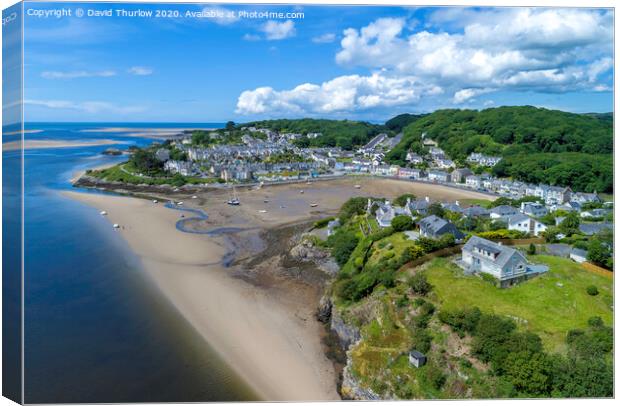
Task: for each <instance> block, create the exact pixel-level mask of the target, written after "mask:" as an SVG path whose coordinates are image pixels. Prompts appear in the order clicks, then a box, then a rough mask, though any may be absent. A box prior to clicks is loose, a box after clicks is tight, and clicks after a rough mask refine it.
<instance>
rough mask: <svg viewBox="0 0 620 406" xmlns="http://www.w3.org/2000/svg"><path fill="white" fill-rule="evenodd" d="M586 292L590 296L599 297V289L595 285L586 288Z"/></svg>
mask: <svg viewBox="0 0 620 406" xmlns="http://www.w3.org/2000/svg"><path fill="white" fill-rule="evenodd" d="M586 292H588V295H590V296H596V295H598V289H597V288H596V286H594V285H590V286H588V287H587V288H586Z"/></svg>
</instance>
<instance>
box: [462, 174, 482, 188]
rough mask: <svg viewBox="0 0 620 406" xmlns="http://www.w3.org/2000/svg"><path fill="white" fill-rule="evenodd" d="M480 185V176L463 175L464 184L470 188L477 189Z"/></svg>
mask: <svg viewBox="0 0 620 406" xmlns="http://www.w3.org/2000/svg"><path fill="white" fill-rule="evenodd" d="M481 185H482V181H481V180H480V177H478V176H476V175H469V176H467V177H465V186H467V187H470V188H472V189H479V188H480V186H481Z"/></svg>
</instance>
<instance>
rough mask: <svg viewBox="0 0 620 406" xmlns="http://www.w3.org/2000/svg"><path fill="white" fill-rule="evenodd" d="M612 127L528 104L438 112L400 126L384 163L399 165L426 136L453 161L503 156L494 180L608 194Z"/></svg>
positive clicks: (609, 187)
mask: <svg viewBox="0 0 620 406" xmlns="http://www.w3.org/2000/svg"><path fill="white" fill-rule="evenodd" d="M612 129H613V125H612V123H611V122H609V121H607V120H601V119H600V118H598V117H593V116H589V115H585V114H573V113H565V112H561V111H554V110H547V109H542V108H535V107H531V106H522V107H500V108H493V109H486V110H482V111H474V110H438V111H436V112H434V113H432V114H429V115H428V116H425V117H422V118H420V119H418V120H416V121H415V122H413V123H411V124H410V125H408V126H407V127H405V128H404V130H403V133H404V136H403V139H402V141H401V142H400V144H398V145H397V146H396V148H394V149H393V150H392V151H390V153H389V154H388V155H387V157H386V159H387V160H388V162H390V163H395V164H403V163H404V156H405V155H406V153H407V151H408V150H414V151H416V150H418V149H420V148H421V147H422V144H421V135H422V133H426V137H429V138H432V139H434V140H436V141H437V142H438V143H439V146H440V147H441V148H443V149H444V150H445V151H446V152H447V153H448V155H450V156H451V157H452V158H453V159H456V160H464V159H465V158H466V157H467V156H468V155H469V154H470V153H472V152H481V153H484V154H489V155H501V156H503V158H504V159H502V161H501V162H500V163H499V164H498V165H496V166H495V167H494V168H493V172H494V173H495V174H496V175H497V176H511V177H513V178H515V179H519V180H523V181H526V182H531V183H547V184H551V185H562V186H571V187H572V188H573V189H574V190H579V191H590V192H591V191H594V190H597V191H599V192H610V191H611V190H612V189H613V184H612V173H613V172H612V169H613V162H612V155H611V154H612V151H613V139H612Z"/></svg>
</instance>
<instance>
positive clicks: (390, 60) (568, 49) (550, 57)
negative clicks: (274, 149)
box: [237, 8, 613, 115]
mask: <svg viewBox="0 0 620 406" xmlns="http://www.w3.org/2000/svg"><path fill="white" fill-rule="evenodd" d="M446 10H447V9H442V10H440V11H438V12H436V13H434V14H433V15H431V16H430V17H429V18H427V19H426V22H427V23H428V24H426V25H424V28H422V29H421V30H416V28H417V25H415V24H411V21H410V20H408V19H406V18H379V19H377V20H375V21H373V22H371V23H369V24H368V25H366V26H364V27H362V28H348V29H346V30H344V31H343V38H342V40H341V41H340V46H341V48H340V50H339V51H338V52H337V53H336V55H335V60H336V62H337V63H338V64H339V65H341V66H343V67H344V68H356V69H358V70H359V68H367V69H368V71H369V72H380V73H369V74H368V76H365V75H364V74H360V75H347V76H339V77H336V78H334V79H332V80H328V81H326V82H324V83H321V84H312V83H305V84H301V85H299V86H297V87H294V88H292V89H285V90H275V89H273V88H271V87H261V88H257V89H254V90H247V91H245V92H243V93H242V94H241V95H240V96H239V99H238V103H237V112H238V113H240V114H273V115H276V114H290V115H301V114H327V113H345V112H346V113H355V112H356V111H363V110H365V109H371V108H394V107H397V106H399V107H400V108H401V109H402V108H411V107H413V106H415V105H423V104H426V105H427V106H429V105H435V106H437V105H440V106H448V105H449V104H450V102H451V103H453V104H461V103H472V102H473V101H474V100H475V99H474V98H476V97H477V96H479V95H482V94H486V93H492V92H495V91H534V92H541V93H561V92H569V91H599V92H600V91H609V90H610V88H611V79H610V77H611V75H609V72H611V71H612V69H613V53H612V52H613V50H612V43H613V11H610V10H602V9H596V10H595V9H577V8H574V9H560V8H501V9H483V10H479V9H478V10H476V9H458V11H459V12H447V11H446ZM317 38H319V37H317ZM313 41H315V42H316V39H313ZM393 110H394V109H393Z"/></svg>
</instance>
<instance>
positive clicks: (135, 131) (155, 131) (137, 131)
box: [80, 127, 216, 139]
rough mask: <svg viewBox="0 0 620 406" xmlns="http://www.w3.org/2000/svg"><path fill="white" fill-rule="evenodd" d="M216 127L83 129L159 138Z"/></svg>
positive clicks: (85, 131)
mask: <svg viewBox="0 0 620 406" xmlns="http://www.w3.org/2000/svg"><path fill="white" fill-rule="evenodd" d="M215 129H216V128H131V127H105V128H94V129H87V130H81V131H80V132H83V133H94V132H97V133H125V134H123V136H125V137H141V138H159V139H166V138H171V137H175V136H177V135H179V134H181V133H183V132H184V131H191V130H205V131H209V130H215Z"/></svg>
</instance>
